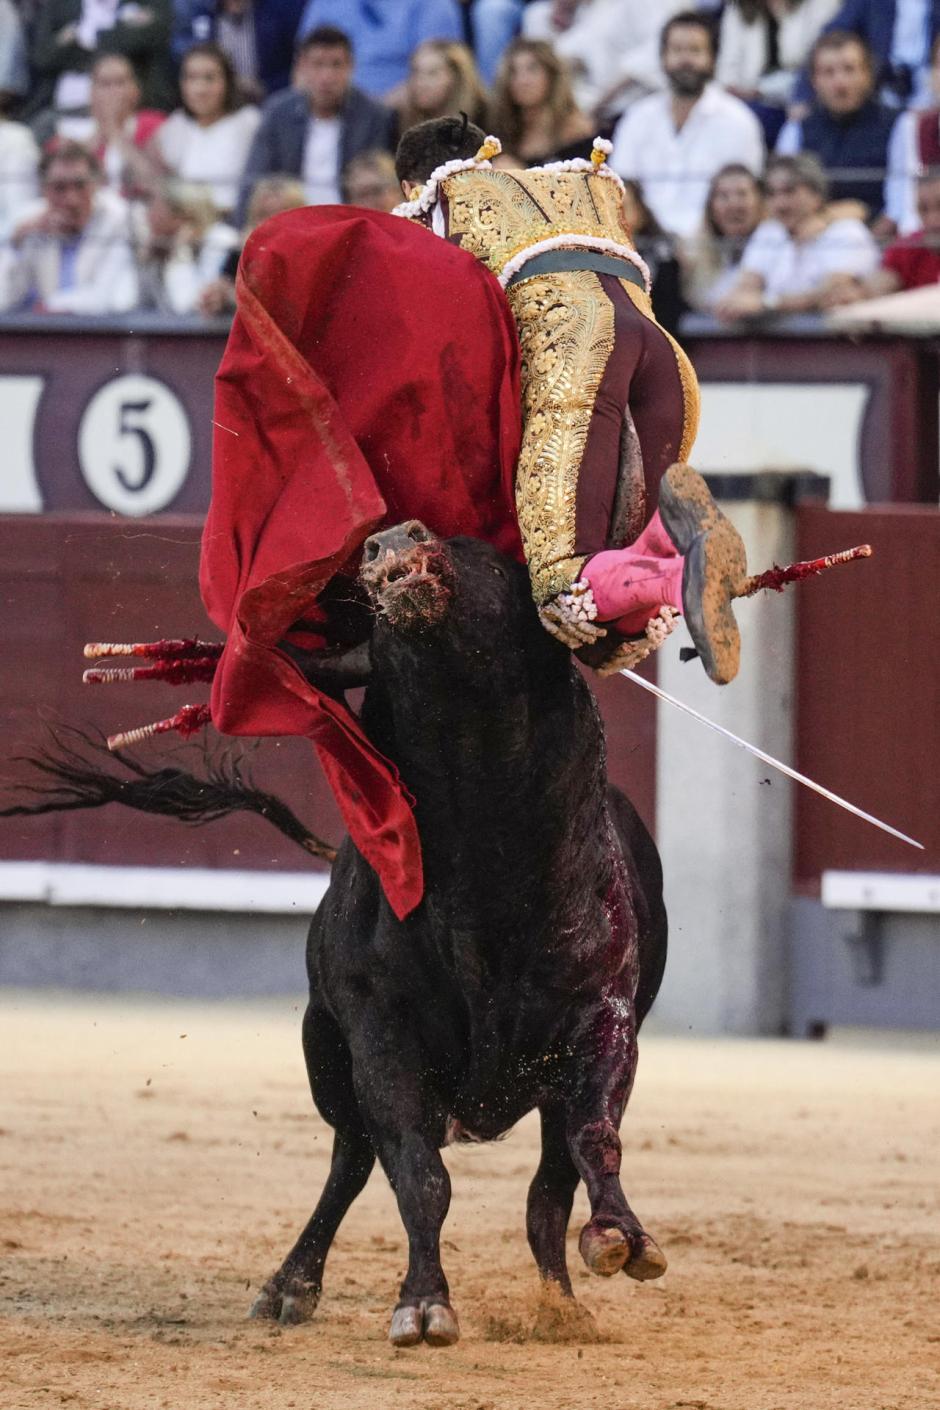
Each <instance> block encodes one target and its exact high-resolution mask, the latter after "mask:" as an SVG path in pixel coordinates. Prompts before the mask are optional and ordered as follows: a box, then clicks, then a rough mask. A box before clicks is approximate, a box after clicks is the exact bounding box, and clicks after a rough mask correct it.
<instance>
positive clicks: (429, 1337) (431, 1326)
mask: <svg viewBox="0 0 940 1410" xmlns="http://www.w3.org/2000/svg"><path fill="white" fill-rule="evenodd" d="M459 1337H460V1326H459V1324H458V1322H457V1314H456V1312H455V1311H454V1309H453V1308H452V1307H450V1306H448V1304H447V1303H446V1302H427V1301H422V1302H420V1303H419V1304H418V1305H417V1306H416V1307H415V1306H407V1307H396V1308H395V1311H394V1312H393V1313H392V1325H391V1327H390V1328H389V1332H388V1339H389V1341H390V1342H391V1343H392V1345H393V1346H417V1345H418V1343H419V1342H420V1341H426V1342H427V1344H428V1346H453V1344H454V1342H455V1341H457V1340H458V1339H459Z"/></svg>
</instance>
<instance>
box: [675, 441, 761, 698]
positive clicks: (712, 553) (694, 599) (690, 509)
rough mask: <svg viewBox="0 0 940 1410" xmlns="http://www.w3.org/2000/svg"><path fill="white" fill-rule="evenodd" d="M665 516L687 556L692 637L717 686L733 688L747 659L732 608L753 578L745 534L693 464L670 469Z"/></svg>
mask: <svg viewBox="0 0 940 1410" xmlns="http://www.w3.org/2000/svg"><path fill="white" fill-rule="evenodd" d="M659 513H660V518H661V519H662V521H663V525H664V527H665V529H666V532H667V533H668V535H669V537H670V538H671V539H672V541H673V543H674V544H675V546H676V548H677V549H678V550H679V552H680V553H681V554H682V555H683V556H684V558H685V567H684V569H683V573H682V611H683V615H684V617H685V620H686V625H687V626H688V628H689V633H690V635H691V637H692V640H693V642H694V643H695V648H696V650H697V651H698V654H699V656H700V657H701V658H702V665H703V666H704V667H705V670H706V671H707V672H708V675H709V676H710V677H711V679H712V680H713V681H714V682H715V683H716V685H727V684H728V682H729V681H732V680H734V678H735V676H736V675H737V673H738V665H739V663H740V657H741V637H740V633H739V632H738V624H737V622H736V621H735V617H734V612H733V610H732V606H731V604H732V602H733V601H734V599H735V597H737V596H738V595H739V594H740V592H741V589H742V587H743V585H744V579H745V577H746V575H747V555H746V553H745V549H744V543H743V541H742V539H741V535H740V534H739V533H738V531H737V529H735V527H734V525H733V524H732V523H731V521H730V520H729V519H727V518H726V517H725V515H724V514H722V512H721V510H720V509H719V508H718V505H717V504H716V503H715V501H714V499H713V498H712V496H711V491H710V490H709V488H708V486H707V485H706V483H705V481H704V480H703V479H702V477H701V475H699V474H698V472H697V471H695V470H693V469H692V467H691V466H690V465H673V466H671V468H670V469H669V470H667V472H666V474H665V476H664V477H663V482H662V484H661V485H660V489H659Z"/></svg>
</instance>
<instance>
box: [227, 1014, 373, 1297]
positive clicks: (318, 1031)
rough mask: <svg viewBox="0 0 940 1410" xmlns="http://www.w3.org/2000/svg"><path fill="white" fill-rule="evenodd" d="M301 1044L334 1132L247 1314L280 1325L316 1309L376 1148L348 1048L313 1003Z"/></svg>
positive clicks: (316, 1098) (316, 1094)
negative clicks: (304, 1218) (300, 1215)
mask: <svg viewBox="0 0 940 1410" xmlns="http://www.w3.org/2000/svg"><path fill="white" fill-rule="evenodd" d="M303 1044H304V1058H305V1059H306V1063H307V1075H308V1077H309V1079H310V1088H311V1091H312V1093H313V1098H314V1101H315V1102H316V1104H317V1107H318V1108H319V1110H320V1111H321V1112H322V1114H323V1116H324V1117H325V1118H326V1120H327V1121H329V1122H330V1124H331V1125H332V1126H334V1127H335V1128H336V1134H335V1135H334V1137H333V1159H332V1163H331V1165H330V1173H329V1175H328V1176H327V1179H326V1184H325V1185H324V1187H323V1193H322V1194H321V1195H320V1198H319V1201H318V1202H317V1207H316V1209H315V1210H314V1212H313V1214H312V1216H311V1218H310V1219H309V1221H308V1223H307V1225H306V1227H305V1228H304V1230H303V1233H302V1234H301V1235H300V1238H299V1239H298V1240H297V1242H296V1244H295V1245H294V1247H293V1248H292V1249H291V1251H290V1253H289V1254H288V1255H287V1257H286V1258H285V1260H284V1262H283V1263H282V1265H281V1267H280V1268H279V1269H278V1271H277V1272H276V1273H275V1274H274V1277H273V1278H269V1279H268V1281H267V1282H266V1283H265V1285H264V1287H263V1288H262V1289H261V1291H260V1293H259V1294H258V1296H257V1297H256V1298H255V1301H254V1303H253V1304H252V1307H251V1313H250V1315H251V1316H252V1317H267V1318H272V1319H273V1320H275V1321H280V1322H282V1323H285V1324H287V1323H295V1322H306V1321H309V1319H310V1318H311V1317H312V1316H313V1314H314V1312H315V1311H316V1307H317V1303H318V1302H319V1300H320V1292H321V1289H322V1285H323V1267H324V1264H325V1263H326V1256H327V1254H328V1253H329V1250H330V1245H331V1244H332V1242H333V1240H334V1238H335V1237H336V1231H337V1229H338V1228H339V1226H340V1224H341V1223H342V1221H343V1218H344V1216H345V1214H346V1211H347V1210H348V1209H349V1206H350V1205H351V1204H352V1202H353V1200H354V1199H355V1198H356V1196H357V1195H358V1194H360V1192H361V1191H362V1189H363V1187H364V1185H365V1183H366V1181H367V1180H368V1178H369V1174H370V1172H371V1170H372V1167H373V1165H374V1164H375V1150H374V1149H373V1146H372V1142H371V1141H370V1140H369V1138H368V1136H367V1135H366V1132H365V1129H364V1127H363V1125H362V1120H361V1117H360V1115H359V1107H358V1105H357V1102H356V1096H355V1092H354V1090H353V1084H352V1071H351V1064H350V1057H349V1049H348V1048H347V1046H346V1043H345V1041H344V1039H343V1036H342V1034H341V1033H340V1030H339V1028H338V1027H337V1025H336V1023H335V1021H334V1020H333V1018H332V1017H331V1016H330V1015H329V1014H328V1013H326V1012H325V1011H324V1010H323V1009H320V1008H318V1007H316V1005H315V1004H313V1003H311V1004H310V1005H309V1006H308V1008H307V1011H306V1013H305V1015H304V1023H303Z"/></svg>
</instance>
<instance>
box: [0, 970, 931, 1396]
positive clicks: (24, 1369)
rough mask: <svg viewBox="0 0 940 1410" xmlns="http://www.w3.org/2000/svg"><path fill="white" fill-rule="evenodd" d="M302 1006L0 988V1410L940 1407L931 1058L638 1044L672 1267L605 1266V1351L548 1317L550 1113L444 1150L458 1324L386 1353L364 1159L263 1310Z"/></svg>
mask: <svg viewBox="0 0 940 1410" xmlns="http://www.w3.org/2000/svg"><path fill="white" fill-rule="evenodd" d="M299 1022H300V1012H299V1010H298V1009H297V1008H295V1007H294V1004H293V1002H284V1003H283V1004H280V1005H278V1004H267V1005H236V1004H228V1005H224V1006H221V1005H201V1006H197V1005H195V1004H189V1003H187V1004H183V1003H177V1002H172V1003H170V1002H168V1003H158V1002H154V1001H134V1000H126V999H113V998H95V999H91V998H88V997H81V998H72V997H68V998H66V997H55V996H52V997H50V996H48V995H42V996H39V995H33V994H17V993H9V992H7V993H4V994H0V1033H2V1044H0V1127H2V1130H0V1248H2V1261H0V1273H2V1276H0V1405H2V1406H3V1407H5V1408H6V1407H10V1408H11V1410H32V1408H33V1407H37V1410H41V1407H45V1406H58V1405H67V1406H69V1407H70V1410H84V1407H86V1406H87V1407H99V1408H100V1410H144V1407H152V1406H160V1407H163V1406H166V1407H172V1410H190V1408H191V1407H193V1408H196V1407H198V1410H202V1407H212V1410H215V1407H219V1410H222V1407H225V1410H254V1407H259V1410H261V1407H264V1410H282V1407H284V1410H293V1407H297V1410H333V1407H336V1410H339V1408H340V1407H343V1410H386V1407H395V1410H398V1407H411V1406H416V1407H418V1406H420V1407H427V1408H428V1410H517V1407H518V1410H521V1407H527V1410H528V1407H536V1410H541V1407H548V1408H549V1410H581V1407H588V1406H595V1405H597V1406H605V1407H611V1410H621V1407H623V1408H624V1410H626V1407H630V1408H631V1410H632V1407H636V1410H641V1407H642V1410H828V1407H840V1410H841V1407H844V1410H936V1407H938V1406H940V1316H938V1308H940V1297H938V1293H940V1226H938V1221H937V1213H938V1191H937V1175H938V1160H937V1156H938V1138H940V1080H938V1079H940V1045H936V1044H935V1045H933V1046H932V1047H931V1046H929V1045H927V1046H920V1047H909V1048H903V1047H902V1048H892V1047H889V1046H886V1045H881V1044H876V1043H873V1042H872V1040H865V1041H864V1042H863V1041H862V1040H861V1039H856V1040H855V1041H854V1042H853V1041H852V1040H851V1039H850V1038H847V1039H845V1040H843V1041H836V1042H827V1043H823V1044H783V1043H770V1042H767V1043H750V1042H733V1041H726V1042H703V1041H695V1040H692V1039H690V1040H688V1041H674V1040H666V1039H662V1038H656V1037H652V1036H651V1037H647V1039H646V1041H645V1043H641V1048H642V1055H641V1063H640V1074H639V1078H638V1082H637V1089H636V1092H635V1096H634V1100H633V1104H632V1105H631V1108H630V1111H629V1114H628V1117H627V1120H626V1122H625V1125H624V1137H625V1141H624V1144H625V1147H626V1150H627V1158H626V1161H625V1171H626V1175H625V1186H626V1189H627V1191H628V1194H629V1196H630V1198H631V1199H632V1202H633V1204H634V1207H635V1208H636V1210H637V1212H638V1213H639V1214H640V1216H641V1218H643V1219H644V1221H645V1222H646V1224H647V1226H648V1227H649V1229H650V1230H651V1232H652V1233H653V1234H654V1235H655V1236H656V1237H657V1238H658V1239H659V1240H660V1242H661V1243H662V1245H663V1247H664V1249H665V1251H666V1253H667V1256H668V1257H669V1259H670V1269H669V1272H668V1273H667V1274H666V1276H665V1278H664V1279H662V1280H661V1281H660V1282H658V1283H648V1284H645V1285H640V1284H636V1283H634V1282H631V1281H630V1280H629V1279H627V1278H625V1277H623V1276H621V1275H618V1276H617V1277H615V1278H613V1279H610V1280H608V1281H604V1280H601V1279H598V1278H594V1277H592V1276H591V1275H590V1274H588V1273H587V1271H586V1269H584V1267H583V1265H581V1263H580V1259H579V1258H578V1254H577V1246H576V1237H577V1230H578V1228H579V1227H580V1224H581V1222H583V1219H584V1218H585V1213H584V1210H585V1206H584V1203H583V1198H582V1197H581V1196H579V1200H578V1204H577V1205H576V1209H575V1219H574V1221H573V1224H572V1229H573V1231H574V1233H573V1234H572V1237H571V1242H570V1246H569V1259H570V1262H571V1266H572V1269H573V1271H574V1280H575V1288H576V1291H577V1293H578V1295H579V1297H580V1299H581V1300H582V1302H583V1304H584V1306H585V1307H587V1308H588V1309H590V1311H591V1313H592V1314H593V1316H594V1321H595V1325H596V1335H597V1337H598V1338H599V1340H597V1341H595V1342H593V1343H592V1341H591V1340H590V1338H589V1337H588V1336H586V1335H585V1334H584V1333H583V1332H582V1333H581V1335H580V1336H579V1337H576V1339H575V1340H573V1341H572V1342H570V1343H546V1342H544V1341H536V1340H533V1339H532V1338H531V1336H530V1332H531V1328H532V1327H533V1325H534V1322H535V1315H536V1298H537V1286H536V1277H535V1272H534V1267H533V1265H532V1262H531V1259H530V1256H529V1252H528V1248H527V1246H526V1242H525V1236H524V1230H523V1209H524V1200H525V1191H526V1185H527V1183H528V1180H529V1177H530V1175H531V1173H532V1171H533V1169H534V1167H535V1163H536V1154H535V1150H536V1129H535V1126H534V1125H533V1124H532V1122H531V1121H527V1122H525V1123H524V1124H523V1125H522V1126H520V1127H519V1128H518V1129H517V1130H516V1131H515V1132H514V1133H513V1135H512V1136H511V1137H510V1138H509V1139H508V1140H507V1141H505V1142H503V1143H501V1144H498V1145H494V1146H488V1147H462V1148H459V1149H452V1150H450V1151H449V1152H448V1154H447V1162H448V1165H449V1167H450V1170H451V1174H452V1176H453V1182H454V1202H453V1205H452V1208H451V1214H450V1218H449V1219H448V1222H447V1225H446V1226H445V1231H444V1232H445V1256H446V1268H447V1272H448V1276H449V1278H450V1282H451V1290H452V1295H453V1299H454V1305H455V1306H456V1308H457V1310H458V1312H459V1315H460V1319H461V1324H462V1330H463V1338H462V1340H461V1342H460V1344H459V1345H458V1346H457V1347H455V1348H453V1349H451V1350H441V1351H432V1350H430V1349H428V1348H427V1347H421V1348H419V1349H417V1350H414V1351H395V1350H393V1349H392V1348H391V1347H390V1346H389V1344H388V1342H387V1341H386V1333H387V1328H388V1320H389V1316H390V1313H391V1309H392V1306H393V1304H394V1301H395V1296H396V1290H397V1283H398V1280H399V1278H400V1277H401V1275H402V1272H403V1269H404V1240H403V1234H402V1229H401V1226H400V1224H399V1220H398V1215H397V1211H396V1208H395V1205H394V1203H393V1200H392V1197H391V1194H390V1192H389V1190H388V1187H387V1185H386V1183H385V1181H384V1178H383V1177H382V1176H381V1175H380V1174H379V1173H376V1174H374V1175H373V1177H372V1180H371V1182H370V1184H369V1186H368V1189H367V1190H366V1193H365V1194H364V1196H363V1197H362V1198H361V1199H360V1201H359V1202H358V1204H356V1205H355V1206H354V1207H353V1210H352V1212H351V1214H350V1216H349V1218H348V1220H347V1222H346V1224H345V1226H344V1227H343V1229H342V1231H341V1233H340V1237H339V1240H338V1243H337V1245H336V1246H335V1248H334V1252H333V1255H332V1256H331V1261H330V1263H329V1264H328V1266H327V1282H326V1289H325V1292H324V1297H323V1301H322V1303H321V1306H320V1310H319V1312H318V1314H317V1317H316V1320H315V1321H314V1322H313V1323H311V1324H310V1325H308V1326H305V1327H301V1328H297V1329H289V1330H285V1331H281V1330H280V1329H278V1328H272V1327H270V1326H268V1325H266V1324H258V1323H253V1322H248V1321H246V1320H245V1313H246V1310H247V1308H248V1305H249V1302H250V1301H251V1298H252V1295H253V1292H254V1290H256V1289H257V1287H258V1285H259V1283H260V1282H262V1281H263V1280H264V1278H265V1277H267V1276H268V1275H269V1274H270V1273H271V1272H273V1270H274V1269H275V1267H276V1266H277V1265H278V1264H279V1262H280V1260H281V1257H282V1256H283V1254H284V1253H286V1251H287V1249H288V1247H289V1245H290V1244H291V1242H292V1241H293V1239H294V1237H295V1235H296V1233H297V1232H298V1230H299V1228H300V1226H301V1224H302V1223H303V1222H304V1221H305V1219H306V1218H307V1216H308V1214H309V1212H310V1209H311V1207H312V1204H313V1201H314V1198H315V1196H316V1195H317V1193H318V1191H319V1187H320V1184H321V1181H322V1179H323V1175H324V1171H325V1168H326V1163H327V1158H328V1152H329V1145H330V1137H329V1132H328V1130H327V1129H326V1128H325V1127H324V1125H323V1124H322V1123H321V1122H320V1121H319V1119H318V1118H316V1117H314V1115H313V1114H312V1108H311V1105H310V1102H309V1097H308V1094H307V1089H306V1082H305V1077H304V1072H303V1067H302V1060H301V1054H300V1044H299V1032H298V1029H299Z"/></svg>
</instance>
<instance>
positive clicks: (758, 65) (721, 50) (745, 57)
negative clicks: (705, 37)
mask: <svg viewBox="0 0 940 1410" xmlns="http://www.w3.org/2000/svg"><path fill="white" fill-rule="evenodd" d="M766 50H767V41H766V30H765V28H764V22H763V20H762V19H757V20H755V21H753V22H752V23H750V24H748V22H747V21H746V20H745V18H744V16H743V15H742V14H741V12H740V10H738V9H736V8H735V6H734V5H726V6H725V8H724V11H723V13H722V16H721V30H720V33H719V38H718V65H717V68H716V69H715V77H716V79H717V80H718V82H719V83H720V84H721V86H722V87H723V88H739V89H740V90H741V91H742V92H744V93H749V92H751V91H756V90H757V87H758V84H759V83H760V80H761V75H762V74H763V72H764V65H765V62H766V57H767V54H766Z"/></svg>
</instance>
